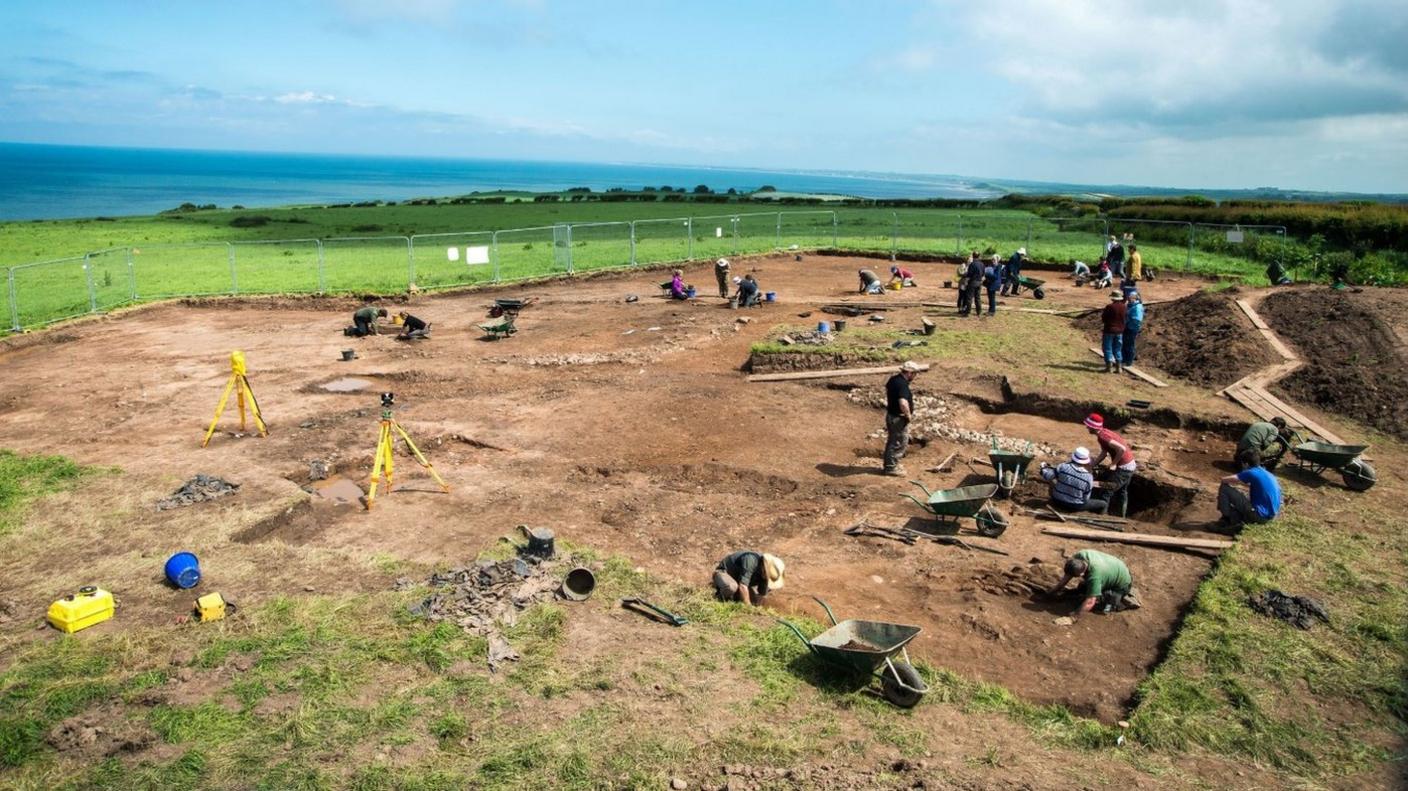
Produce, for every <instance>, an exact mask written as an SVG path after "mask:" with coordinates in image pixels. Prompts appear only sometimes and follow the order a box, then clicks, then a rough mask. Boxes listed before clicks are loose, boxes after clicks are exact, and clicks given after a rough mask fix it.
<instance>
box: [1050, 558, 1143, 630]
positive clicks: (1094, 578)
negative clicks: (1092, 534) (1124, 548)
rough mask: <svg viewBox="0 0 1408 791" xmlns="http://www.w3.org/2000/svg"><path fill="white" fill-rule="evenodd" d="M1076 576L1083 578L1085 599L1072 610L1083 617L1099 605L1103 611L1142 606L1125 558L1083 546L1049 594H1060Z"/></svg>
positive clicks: (1109, 611)
mask: <svg viewBox="0 0 1408 791" xmlns="http://www.w3.org/2000/svg"><path fill="white" fill-rule="evenodd" d="M1073 579H1079V580H1080V581H1081V587H1080V592H1081V602H1080V605H1079V606H1077V607H1076V610H1075V612H1073V613H1071V617H1072V618H1079V617H1080V616H1082V615H1084V614H1085V613H1088V612H1093V611H1095V609H1096V607H1097V606H1098V607H1099V611H1100V612H1101V613H1111V612H1119V611H1120V610H1137V609H1139V606H1140V604H1139V596H1138V594H1136V593H1135V591H1134V577H1133V576H1131V575H1130V573H1129V567H1128V566H1126V565H1125V564H1124V561H1123V560H1120V559H1119V558H1117V557H1115V556H1114V555H1109V554H1106V553H1104V552H1100V551H1099V550H1094V549H1082V550H1081V551H1079V552H1077V553H1075V554H1074V555H1072V556H1071V557H1070V559H1069V560H1067V561H1066V568H1065V573H1064V575H1063V576H1062V577H1061V581H1060V582H1058V583H1056V586H1055V587H1053V588H1052V589H1051V590H1049V591H1047V592H1046V595H1047V596H1058V595H1060V593H1061V592H1062V591H1063V590H1064V589H1065V587H1066V583H1068V582H1070V581H1071V580H1073Z"/></svg>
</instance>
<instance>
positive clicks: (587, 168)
mask: <svg viewBox="0 0 1408 791" xmlns="http://www.w3.org/2000/svg"><path fill="white" fill-rule="evenodd" d="M699 185H705V186H707V187H709V188H710V189H712V190H714V191H716V192H726V191H727V190H729V189H735V190H737V191H739V192H750V191H753V190H756V189H758V188H759V187H762V186H771V187H775V188H776V189H777V190H779V191H781V192H786V193H797V194H807V195H844V196H852V197H860V198H877V199H893V198H911V199H917V198H947V199H959V200H977V201H983V200H991V199H995V198H998V197H1001V196H1002V195H1005V194H1008V193H1012V192H1020V193H1055V194H1068V195H1077V196H1100V195H1126V196H1127V195H1164V196H1166V195H1181V194H1186V193H1197V194H1201V195H1206V196H1208V197H1212V198H1214V199H1229V198H1264V199H1279V200H1342V199H1358V200H1377V201H1386V202H1408V196H1405V195H1351V194H1346V193H1317V192H1293V191H1282V190H1276V189H1271V188H1264V189H1252V190H1198V189H1173V188H1158V187H1139V186H1099V185H1081V184H1060V183H1047V182H1031V181H1001V180H993V179H979V178H968V177H962V176H946V175H923V174H899V173H868V172H849V171H838V170H829V171H801V170H761V169H755V168H727V167H698V166H677V165H644V164H627V163H612V164H604V163H582V162H543V161H526V160H488V159H430V158H416V157H375V156H344V155H323V154H285V153H264V152H238V151H194V150H177V149H134V148H101V147H88V146H55V145H40V144H29V143H0V221H17V220H36V219H72V218H84V217H99V216H132V215H147V214H156V213H159V212H162V211H165V210H167V209H171V208H174V207H176V206H179V205H181V204H182V203H195V204H197V205H205V204H215V205H217V206H220V207H222V208H225V207H230V206H236V205H239V206H244V207H248V208H256V207H257V208H266V207H275V206H289V205H302V204H326V203H343V202H357V201H378V200H396V201H404V200H409V199H415V198H428V197H435V198H443V197H448V196H456V195H466V194H469V193H471V192H476V191H477V192H489V191H521V192H559V191H562V190H567V189H571V188H581V187H586V188H589V189H591V190H593V191H605V190H608V189H612V188H618V189H619V188H625V189H629V190H636V189H640V188H642V187H654V188H659V187H665V186H668V187H672V188H675V189H679V188H684V189H685V190H693V189H694V188H695V187H697V186H699Z"/></svg>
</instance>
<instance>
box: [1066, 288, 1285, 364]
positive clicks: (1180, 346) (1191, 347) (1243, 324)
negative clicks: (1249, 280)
mask: <svg viewBox="0 0 1408 791" xmlns="http://www.w3.org/2000/svg"><path fill="white" fill-rule="evenodd" d="M1237 296H1238V295H1237V293H1236V290H1235V289H1229V290H1227V291H1222V292H1211V291H1199V292H1196V293H1194V294H1192V295H1191V296H1187V297H1184V298H1182V299H1179V300H1176V301H1174V302H1168V303H1164V304H1160V305H1150V306H1147V307H1146V308H1145V310H1146V316H1145V319H1144V329H1143V330H1142V331H1141V332H1140V333H1139V342H1138V347H1139V364H1140V365H1145V364H1147V365H1151V366H1153V367H1155V368H1157V369H1159V370H1160V371H1163V372H1165V373H1167V374H1169V375H1170V376H1176V377H1178V378H1180V379H1183V380H1185V381H1188V382H1192V383H1193V384H1198V385H1203V386H1205V387H1209V388H1212V389H1219V388H1222V387H1226V386H1227V385H1230V384H1232V383H1233V382H1235V381H1237V380H1238V379H1241V378H1242V377H1243V376H1246V375H1247V374H1249V373H1251V372H1253V371H1255V370H1257V369H1259V368H1262V367H1264V366H1267V365H1271V364H1273V363H1275V362H1277V361H1278V360H1279V359H1280V358H1279V357H1277V356H1276V353H1275V352H1273V351H1272V350H1271V348H1270V347H1269V346H1267V345H1266V342H1265V341H1264V340H1262V337H1261V335H1260V334H1259V333H1258V332H1257V330H1256V328H1255V327H1253V326H1252V323H1251V321H1250V320H1249V319H1248V318H1247V316H1246V314H1244V313H1243V312H1242V311H1241V309H1239V308H1238V307H1237V306H1236V304H1234V302H1233V301H1234V300H1235V299H1236V298H1237ZM1085 321H1091V319H1089V318H1087V319H1085ZM1093 324H1094V326H1095V327H1096V331H1098V328H1099V316H1095V317H1094V321H1093Z"/></svg>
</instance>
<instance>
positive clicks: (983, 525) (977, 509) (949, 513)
mask: <svg viewBox="0 0 1408 791" xmlns="http://www.w3.org/2000/svg"><path fill="white" fill-rule="evenodd" d="M910 483H912V484H914V485H915V486H918V487H919V488H920V489H921V490H922V491H923V492H924V496H925V498H926V500H927V501H926V500H920V499H919V498H918V497H915V496H914V495H912V494H902V495H900V496H901V497H908V498H909V499H911V500H913V501H914V502H915V503H917V504H918V505H919V507H920V508H923V509H925V510H927V511H928V512H929V513H931V514H933V515H934V517H935V518H937V519H938V520H939V522H941V523H945V522H955V523H956V522H957V521H958V520H959V519H961V518H963V517H969V516H971V517H973V521H974V522H976V523H977V527H978V534H979V535H982V536H985V537H987V538H997V537H998V536H1000V535H1002V532H1003V531H1004V530H1006V529H1007V520H1005V519H1003V518H1002V515H1001V514H999V513H997V512H996V511H993V510H992V509H990V508H988V500H991V499H992V496H993V495H994V494H997V484H995V483H979V484H974V485H973V486H960V487H958V488H957V489H940V490H939V491H936V492H931V491H929V490H928V489H927V488H925V486H924V484H922V483H920V482H919V481H910Z"/></svg>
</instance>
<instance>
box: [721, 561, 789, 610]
mask: <svg viewBox="0 0 1408 791" xmlns="http://www.w3.org/2000/svg"><path fill="white" fill-rule="evenodd" d="M786 571H787V564H785V563H783V562H782V558H780V557H778V556H776V555H769V554H767V553H765V552H756V551H754V550H751V549H744V550H740V551H738V552H734V553H733V554H731V555H729V556H728V557H726V558H724V559H723V560H720V561H719V565H718V566H716V567H715V568H714V594H715V595H717V596H718V597H719V601H741V602H743V603H744V604H758V603H759V602H758V599H760V598H762V597H764V596H767V595H768V594H769V593H770V592H772V591H775V590H781V588H782V585H783V574H784V573H785V572H786Z"/></svg>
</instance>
